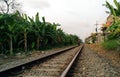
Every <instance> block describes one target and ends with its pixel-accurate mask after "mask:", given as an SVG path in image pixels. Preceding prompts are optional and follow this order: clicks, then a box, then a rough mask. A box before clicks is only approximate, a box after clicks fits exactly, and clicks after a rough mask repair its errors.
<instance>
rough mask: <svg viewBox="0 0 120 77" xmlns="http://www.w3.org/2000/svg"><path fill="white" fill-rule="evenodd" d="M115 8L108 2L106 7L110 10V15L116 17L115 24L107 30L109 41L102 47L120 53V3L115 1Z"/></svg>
mask: <svg viewBox="0 0 120 77" xmlns="http://www.w3.org/2000/svg"><path fill="white" fill-rule="evenodd" d="M114 4H115V7H113V6H112V5H111V4H110V3H109V2H107V1H106V4H105V5H106V7H107V8H108V9H109V11H110V12H109V13H110V15H113V16H114V22H113V23H112V25H111V26H110V27H108V28H107V29H106V33H108V34H107V39H106V40H105V41H104V42H103V43H102V46H103V47H104V48H106V49H109V50H116V51H120V2H117V1H116V0H114Z"/></svg>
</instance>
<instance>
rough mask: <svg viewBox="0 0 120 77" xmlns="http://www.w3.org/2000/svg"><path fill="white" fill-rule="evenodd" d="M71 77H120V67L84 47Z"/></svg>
mask: <svg viewBox="0 0 120 77" xmlns="http://www.w3.org/2000/svg"><path fill="white" fill-rule="evenodd" d="M74 71H75V72H74V74H73V76H72V77H120V66H114V65H112V64H111V62H110V60H108V59H106V58H104V57H102V56H100V55H98V54H97V53H95V52H93V51H91V50H90V49H89V48H88V47H86V46H85V48H84V49H83V52H82V54H81V56H80V57H79V59H78V62H77V68H75V70H74Z"/></svg>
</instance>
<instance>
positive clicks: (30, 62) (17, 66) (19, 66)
mask: <svg viewBox="0 0 120 77" xmlns="http://www.w3.org/2000/svg"><path fill="white" fill-rule="evenodd" d="M75 47H77V46H72V47H69V48H65V49H62V50H59V51H55V52H53V53H50V54H48V55H44V56H42V57H39V58H36V59H33V60H30V61H27V62H24V63H21V64H17V65H15V66H11V67H8V68H7V67H4V68H2V69H0V76H2V75H3V76H4V75H6V74H7V73H8V72H10V71H11V70H13V69H17V68H23V67H24V66H26V65H29V64H32V63H34V62H36V61H39V60H42V59H45V58H48V57H51V56H52V55H57V54H59V53H62V52H65V51H67V50H70V49H73V48H75Z"/></svg>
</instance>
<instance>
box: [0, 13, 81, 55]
mask: <svg viewBox="0 0 120 77" xmlns="http://www.w3.org/2000/svg"><path fill="white" fill-rule="evenodd" d="M40 18H41V19H42V20H41V21H40ZM58 26H60V24H58V23H50V22H46V20H45V17H40V16H39V13H37V14H36V15H35V16H34V17H29V16H28V15H27V14H21V13H20V12H19V11H16V12H14V13H11V14H7V13H3V14H0V53H3V54H10V55H12V54H14V53H17V52H29V51H32V50H40V49H45V48H48V47H54V46H64V45H73V44H77V41H78V40H81V39H79V37H78V36H76V35H72V34H67V33H65V32H64V31H63V30H62V29H61V28H58ZM81 42H82V41H81Z"/></svg>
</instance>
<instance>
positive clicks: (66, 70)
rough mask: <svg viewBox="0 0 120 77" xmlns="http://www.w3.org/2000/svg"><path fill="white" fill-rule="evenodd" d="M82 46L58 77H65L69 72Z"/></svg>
mask: <svg viewBox="0 0 120 77" xmlns="http://www.w3.org/2000/svg"><path fill="white" fill-rule="evenodd" d="M83 46H84V45H82V46H81V48H80V49H79V50H78V52H77V53H76V55H75V56H74V58H73V59H72V60H71V62H70V63H69V64H68V66H67V67H66V69H65V70H64V71H63V72H62V73H61V75H60V77H66V75H67V74H68V72H69V71H70V68H71V67H72V65H73V63H74V62H75V60H76V59H77V57H78V55H79V53H80V52H81V51H82V49H83Z"/></svg>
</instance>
